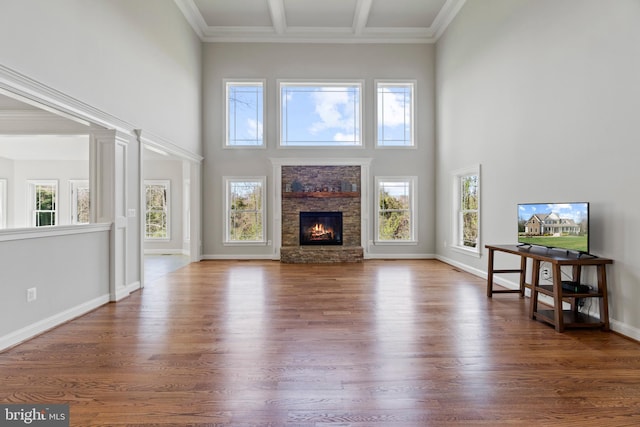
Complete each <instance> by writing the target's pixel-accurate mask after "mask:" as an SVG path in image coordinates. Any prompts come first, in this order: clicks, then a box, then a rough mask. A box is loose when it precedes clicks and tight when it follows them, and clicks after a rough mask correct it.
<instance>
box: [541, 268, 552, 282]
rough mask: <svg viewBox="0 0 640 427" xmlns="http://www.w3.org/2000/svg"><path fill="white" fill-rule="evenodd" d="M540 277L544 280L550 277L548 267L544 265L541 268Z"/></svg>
mask: <svg viewBox="0 0 640 427" xmlns="http://www.w3.org/2000/svg"><path fill="white" fill-rule="evenodd" d="M542 278H543V279H545V280H549V279H550V278H551V274H550V273H549V267H545V268H543V269H542Z"/></svg>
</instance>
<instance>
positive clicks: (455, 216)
mask: <svg viewBox="0 0 640 427" xmlns="http://www.w3.org/2000/svg"><path fill="white" fill-rule="evenodd" d="M469 175H477V176H478V244H477V245H476V247H475V248H470V247H469V246H464V245H461V244H460V240H461V238H460V236H461V233H462V228H461V227H462V224H461V223H460V208H461V206H460V202H461V201H460V196H461V194H460V179H461V178H463V177H465V176H469ZM452 178H453V192H452V194H453V200H452V202H453V203H452V215H451V222H452V227H451V236H452V239H451V242H452V245H451V250H453V251H455V252H459V253H462V254H465V255H469V256H473V257H476V258H480V256H481V254H482V251H481V248H482V244H481V242H482V239H481V237H482V236H481V233H480V230H481V229H482V216H481V206H482V191H481V187H482V177H481V175H480V165H479V164H478V165H474V166H470V167H468V168H463V169H458V170H455V171H453V172H452Z"/></svg>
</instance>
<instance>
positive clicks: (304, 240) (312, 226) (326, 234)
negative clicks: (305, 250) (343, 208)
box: [300, 212, 342, 245]
mask: <svg viewBox="0 0 640 427" xmlns="http://www.w3.org/2000/svg"><path fill="white" fill-rule="evenodd" d="M341 244H342V212H300V245H341Z"/></svg>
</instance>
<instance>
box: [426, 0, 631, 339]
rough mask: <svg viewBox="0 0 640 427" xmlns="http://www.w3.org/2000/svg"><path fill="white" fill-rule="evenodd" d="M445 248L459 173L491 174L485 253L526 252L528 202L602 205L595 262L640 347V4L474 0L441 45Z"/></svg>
mask: <svg viewBox="0 0 640 427" xmlns="http://www.w3.org/2000/svg"><path fill="white" fill-rule="evenodd" d="M436 62H437V112H438V117H437V128H438V135H437V138H438V146H437V167H438V170H437V178H436V181H437V203H436V205H437V207H438V211H437V218H438V219H437V227H436V229H437V230H438V231H437V237H436V243H437V245H436V248H437V252H438V254H440V255H441V256H442V257H443V258H444V259H448V260H450V261H453V262H456V263H460V264H463V265H465V266H466V267H468V268H470V269H475V270H477V271H486V257H482V258H481V259H476V258H471V257H468V256H465V255H462V254H459V253H456V252H453V251H452V250H450V248H449V247H445V242H447V241H448V242H450V241H451V227H452V225H451V217H452V213H451V206H452V200H451V186H452V180H451V172H452V171H454V170H456V169H459V168H465V167H469V166H472V165H474V164H478V163H480V164H481V165H482V183H481V194H482V201H481V203H482V206H481V215H482V227H481V233H482V245H484V244H487V243H490V244H501V243H515V242H516V238H517V234H516V233H517V228H516V204H517V203H519V202H544V201H557V202H560V201H588V202H590V203H591V222H590V231H591V235H590V238H591V252H593V253H594V254H596V255H600V256H604V257H608V258H612V259H613V260H614V264H613V266H612V268H610V269H609V293H610V296H609V297H610V299H609V302H610V308H611V310H610V318H611V321H612V322H613V325H612V326H613V328H614V329H616V330H618V331H620V332H622V333H625V334H627V335H630V336H633V337H635V338H636V339H638V338H640V309H639V308H638V304H637V302H638V301H640V264H639V263H638V259H640V245H639V244H638V241H637V237H638V235H637V232H636V228H637V227H636V225H635V224H636V222H637V217H638V212H640V199H639V198H638V197H636V196H635V194H636V193H637V191H636V189H635V185H636V183H637V182H638V181H640V170H639V169H638V167H637V161H638V159H640V144H638V135H640V121H639V120H638V111H640V2H638V1H637V0H616V1H615V2H607V1H601V0H468V1H467V2H466V4H465V6H464V7H463V9H462V11H461V12H460V13H459V15H458V16H457V18H456V19H455V20H454V22H453V23H452V25H450V27H449V28H448V29H447V31H446V33H445V35H444V36H443V37H442V38H441V39H440V40H439V42H438V43H437V57H436Z"/></svg>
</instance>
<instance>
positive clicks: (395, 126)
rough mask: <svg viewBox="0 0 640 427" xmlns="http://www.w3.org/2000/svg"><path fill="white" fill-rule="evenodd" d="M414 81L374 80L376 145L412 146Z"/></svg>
mask: <svg viewBox="0 0 640 427" xmlns="http://www.w3.org/2000/svg"><path fill="white" fill-rule="evenodd" d="M414 91H415V83H414V82H376V92H377V96H376V127H377V132H376V135H377V136H376V143H377V146H378V147H413V146H414V145H415V142H414V133H415V132H414V119H413V118H414Z"/></svg>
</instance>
